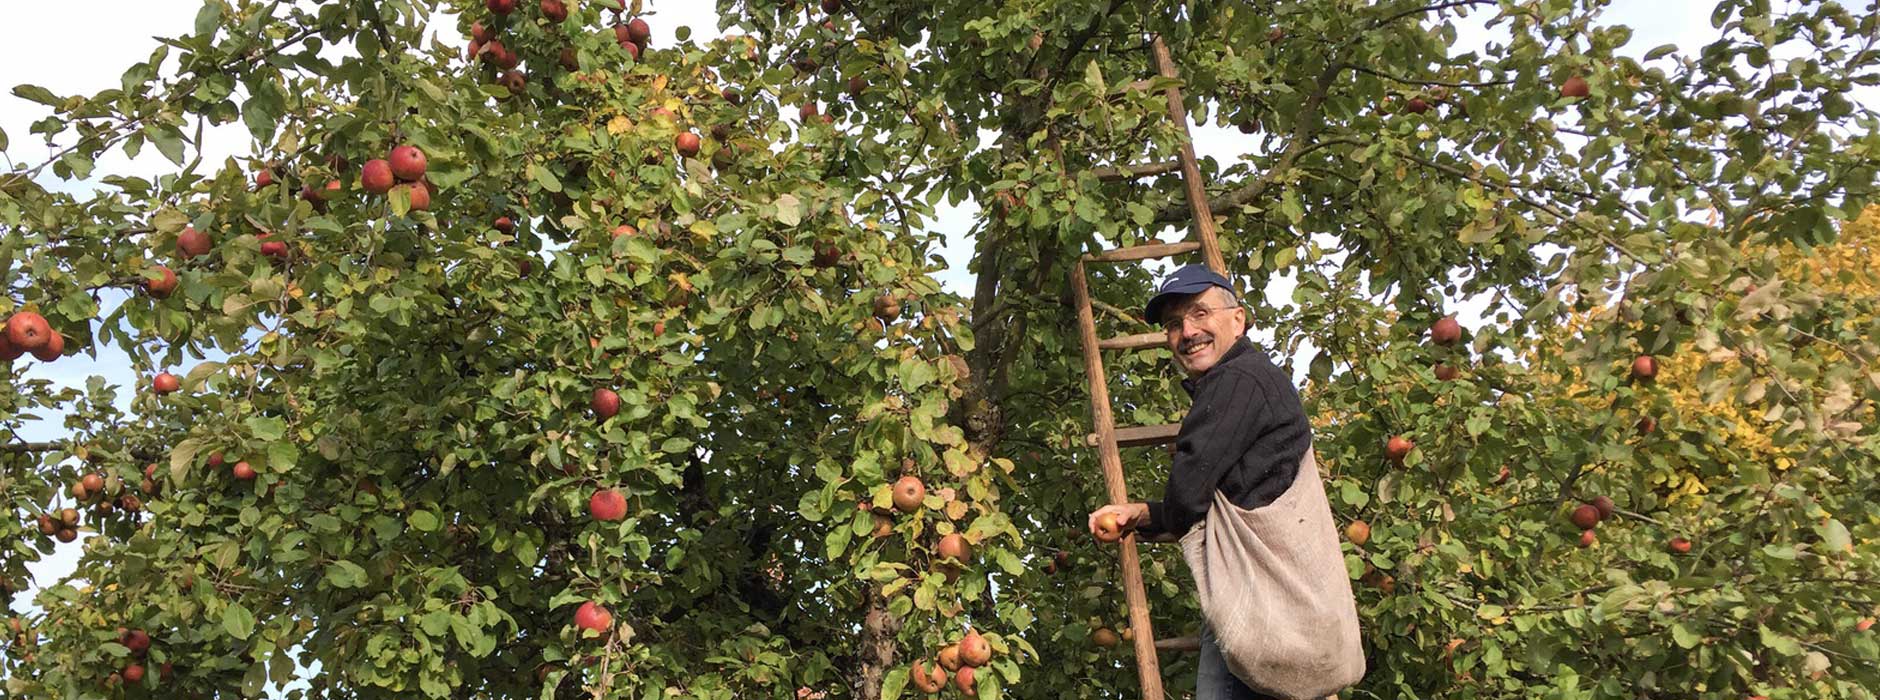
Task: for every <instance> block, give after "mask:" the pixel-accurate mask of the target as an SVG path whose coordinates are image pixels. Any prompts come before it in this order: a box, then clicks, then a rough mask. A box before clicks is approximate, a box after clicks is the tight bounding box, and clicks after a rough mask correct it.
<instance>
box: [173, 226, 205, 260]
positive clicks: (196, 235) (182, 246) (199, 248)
mask: <svg viewBox="0 0 1880 700" xmlns="http://www.w3.org/2000/svg"><path fill="white" fill-rule="evenodd" d="M210 245H211V244H210V242H209V234H206V233H203V232H201V231H197V230H196V227H194V226H185V227H183V232H182V233H179V234H176V251H177V252H178V253H182V254H183V259H185V260H187V259H190V258H196V257H201V256H204V255H208V254H209V247H210Z"/></svg>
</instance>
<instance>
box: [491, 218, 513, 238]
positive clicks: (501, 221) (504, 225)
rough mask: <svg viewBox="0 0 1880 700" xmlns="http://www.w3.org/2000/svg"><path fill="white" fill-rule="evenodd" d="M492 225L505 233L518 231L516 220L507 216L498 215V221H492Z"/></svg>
mask: <svg viewBox="0 0 1880 700" xmlns="http://www.w3.org/2000/svg"><path fill="white" fill-rule="evenodd" d="M490 226H491V227H493V228H495V229H496V230H497V231H501V232H502V233H504V234H510V233H515V232H516V222H515V221H514V220H512V219H510V218H509V217H507V216H499V217H496V221H494V222H492V223H491V224H490Z"/></svg>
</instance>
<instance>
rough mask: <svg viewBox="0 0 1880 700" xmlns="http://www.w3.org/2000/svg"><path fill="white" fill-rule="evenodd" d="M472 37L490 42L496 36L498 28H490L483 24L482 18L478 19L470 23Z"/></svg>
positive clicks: (479, 40) (483, 41)
mask: <svg viewBox="0 0 1880 700" xmlns="http://www.w3.org/2000/svg"><path fill="white" fill-rule="evenodd" d="M470 38H471V39H474V40H476V41H478V42H481V43H485V44H487V43H490V40H491V39H494V38H496V30H493V29H490V28H489V27H488V26H487V25H485V24H483V21H482V20H477V21H476V22H472V23H471V24H470Z"/></svg>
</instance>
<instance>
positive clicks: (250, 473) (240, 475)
mask: <svg viewBox="0 0 1880 700" xmlns="http://www.w3.org/2000/svg"><path fill="white" fill-rule="evenodd" d="M229 471H230V472H232V473H234V474H235V478H237V479H241V480H242V481H254V480H255V468H254V467H251V466H248V463H247V462H236V463H235V466H233V467H230V468H229Z"/></svg>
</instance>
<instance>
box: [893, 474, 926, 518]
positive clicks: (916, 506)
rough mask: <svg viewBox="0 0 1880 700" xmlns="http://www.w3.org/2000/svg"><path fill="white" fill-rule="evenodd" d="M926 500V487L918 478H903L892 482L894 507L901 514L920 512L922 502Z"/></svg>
mask: <svg viewBox="0 0 1880 700" xmlns="http://www.w3.org/2000/svg"><path fill="white" fill-rule="evenodd" d="M926 498H927V485H926V484H924V483H921V480H920V477H918V476H914V475H911V474H910V475H908V476H903V477H901V478H899V479H896V480H895V482H894V507H895V509H896V510H899V511H901V512H903V513H912V512H914V511H917V510H920V508H921V505H922V501H924V500H925V499H926Z"/></svg>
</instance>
